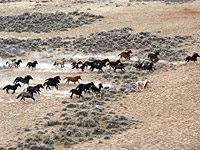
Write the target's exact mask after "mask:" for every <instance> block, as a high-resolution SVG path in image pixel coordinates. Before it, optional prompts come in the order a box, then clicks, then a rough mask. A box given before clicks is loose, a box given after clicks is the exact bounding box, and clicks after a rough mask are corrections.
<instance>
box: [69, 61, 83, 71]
mask: <svg viewBox="0 0 200 150" xmlns="http://www.w3.org/2000/svg"><path fill="white" fill-rule="evenodd" d="M80 64H82V61H79V62H73V63H72V64H71V65H72V69H74V68H76V69H78V68H80V67H79V65H80Z"/></svg>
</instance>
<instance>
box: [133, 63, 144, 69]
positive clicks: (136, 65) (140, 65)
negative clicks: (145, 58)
mask: <svg viewBox="0 0 200 150" xmlns="http://www.w3.org/2000/svg"><path fill="white" fill-rule="evenodd" d="M142 65H143V63H140V64H135V65H133V67H135V68H136V69H138V70H140V69H142Z"/></svg>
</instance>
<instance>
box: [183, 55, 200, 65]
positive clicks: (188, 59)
mask: <svg viewBox="0 0 200 150" xmlns="http://www.w3.org/2000/svg"><path fill="white" fill-rule="evenodd" d="M197 57H200V56H199V54H198V53H194V54H193V55H192V56H187V57H186V58H185V61H187V63H188V62H189V61H194V63H195V61H197Z"/></svg>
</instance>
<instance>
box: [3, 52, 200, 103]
mask: <svg viewBox="0 0 200 150" xmlns="http://www.w3.org/2000/svg"><path fill="white" fill-rule="evenodd" d="M131 53H132V52H131V51H130V50H129V51H127V52H122V53H121V54H119V55H118V56H120V59H125V60H130V55H131ZM158 55H160V53H159V52H155V53H150V54H148V56H147V57H148V58H149V59H150V60H151V63H149V64H145V63H144V62H142V63H139V64H135V65H133V66H134V67H135V68H136V69H138V70H141V69H142V70H149V71H152V69H153V64H154V63H155V62H157V61H158ZM197 57H200V56H199V54H198V53H194V54H193V55H192V56H187V57H186V58H185V61H186V62H187V63H188V62H189V61H194V63H196V61H197ZM120 59H118V60H117V61H110V60H109V59H103V60H94V61H85V62H82V61H78V62H73V63H72V64H71V65H72V69H75V68H76V69H81V70H82V71H84V70H85V69H87V68H88V67H90V68H89V69H90V70H91V72H92V71H93V70H94V69H97V70H98V73H100V72H104V71H103V69H102V68H103V67H106V66H107V65H108V66H109V68H110V69H113V70H114V72H116V70H117V69H120V70H121V71H123V72H124V71H125V70H124V68H125V64H124V63H122V62H121V60H120ZM65 62H66V60H65V58H63V59H57V60H56V61H55V62H54V64H53V65H56V66H58V65H60V66H61V68H63V67H64V63H65ZM20 63H22V60H21V59H19V60H16V59H12V60H9V61H7V62H6V64H7V65H8V67H12V66H14V67H19V66H20ZM36 64H38V62H37V61H33V62H28V63H27V65H26V67H28V68H31V67H32V70H33V68H35V69H36ZM30 80H33V77H31V76H30V75H26V76H25V77H16V78H15V80H14V81H13V85H6V86H5V87H4V88H3V90H6V92H7V93H9V90H12V91H13V92H12V94H14V93H15V91H16V90H17V88H18V87H21V85H20V83H19V82H21V83H23V84H27V85H28V87H27V88H26V89H24V90H23V92H22V93H20V94H19V95H18V96H17V99H18V98H20V97H21V99H20V101H22V100H25V98H32V99H33V100H34V101H36V100H35V98H34V97H33V95H34V94H39V95H40V92H41V91H40V89H41V88H44V87H45V86H46V89H50V90H51V87H52V86H53V87H55V88H56V89H57V90H58V86H59V84H60V80H61V78H60V76H55V77H52V78H48V79H46V80H45V82H44V83H43V84H37V85H36V86H29V81H30ZM63 80H67V81H66V83H68V84H69V82H70V81H71V82H74V84H75V83H76V82H78V83H79V85H78V86H77V87H76V88H75V89H71V90H70V93H71V95H70V98H72V96H73V95H74V94H75V95H78V96H79V98H80V97H83V95H82V92H85V93H86V92H88V91H92V92H93V93H96V94H100V95H101V89H102V88H103V85H102V84H101V83H100V84H99V86H98V87H97V86H95V85H94V83H93V82H90V83H87V84H80V82H79V80H82V78H81V76H75V77H65V78H64V79H63ZM149 83H150V80H145V81H138V82H136V89H137V90H142V89H144V88H146V87H147V86H148V84H149Z"/></svg>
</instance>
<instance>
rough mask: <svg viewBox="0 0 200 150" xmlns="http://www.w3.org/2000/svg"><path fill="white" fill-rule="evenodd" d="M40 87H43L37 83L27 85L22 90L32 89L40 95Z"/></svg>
mask: <svg viewBox="0 0 200 150" xmlns="http://www.w3.org/2000/svg"><path fill="white" fill-rule="evenodd" d="M40 88H44V87H43V85H42V84H38V85H36V86H29V87H27V88H26V89H24V91H25V90H26V91H27V92H29V91H30V90H32V89H34V90H35V91H36V92H37V93H38V94H39V95H40V92H41V91H40ZM24 91H23V92H24Z"/></svg>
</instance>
